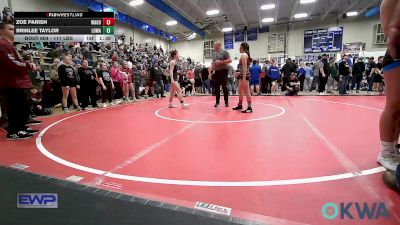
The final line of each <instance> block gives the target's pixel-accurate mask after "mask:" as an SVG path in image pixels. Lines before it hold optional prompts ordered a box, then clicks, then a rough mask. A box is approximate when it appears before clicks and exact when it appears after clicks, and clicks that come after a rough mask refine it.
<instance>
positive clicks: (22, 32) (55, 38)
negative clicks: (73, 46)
mask: <svg viewBox="0 0 400 225" xmlns="http://www.w3.org/2000/svg"><path fill="white" fill-rule="evenodd" d="M14 18H15V20H14V28H15V31H14V34H15V40H14V41H15V42H114V41H115V36H114V22H115V21H114V13H113V12H15V13H14Z"/></svg>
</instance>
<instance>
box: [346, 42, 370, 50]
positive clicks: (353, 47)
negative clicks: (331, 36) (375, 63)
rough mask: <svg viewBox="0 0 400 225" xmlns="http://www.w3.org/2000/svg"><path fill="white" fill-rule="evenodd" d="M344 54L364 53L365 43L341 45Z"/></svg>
mask: <svg viewBox="0 0 400 225" xmlns="http://www.w3.org/2000/svg"><path fill="white" fill-rule="evenodd" d="M343 51H344V52H364V51H365V43H364V42H351V43H345V44H344V45H343Z"/></svg>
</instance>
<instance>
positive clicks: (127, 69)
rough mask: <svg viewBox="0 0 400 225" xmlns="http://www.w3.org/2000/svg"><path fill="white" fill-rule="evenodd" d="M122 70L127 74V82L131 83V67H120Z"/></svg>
mask: <svg viewBox="0 0 400 225" xmlns="http://www.w3.org/2000/svg"><path fill="white" fill-rule="evenodd" d="M122 72H125V73H127V74H128V83H129V84H131V83H132V74H133V72H132V69H129V68H122Z"/></svg>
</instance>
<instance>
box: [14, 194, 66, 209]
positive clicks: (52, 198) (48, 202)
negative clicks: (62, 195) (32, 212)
mask: <svg viewBox="0 0 400 225" xmlns="http://www.w3.org/2000/svg"><path fill="white" fill-rule="evenodd" d="M17 208H58V195H57V194H55V193H20V194H17Z"/></svg>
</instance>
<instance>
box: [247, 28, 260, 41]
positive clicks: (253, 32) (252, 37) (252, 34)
mask: <svg viewBox="0 0 400 225" xmlns="http://www.w3.org/2000/svg"><path fill="white" fill-rule="evenodd" d="M257 32H258V29H257V28H252V29H249V30H247V41H257Z"/></svg>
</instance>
